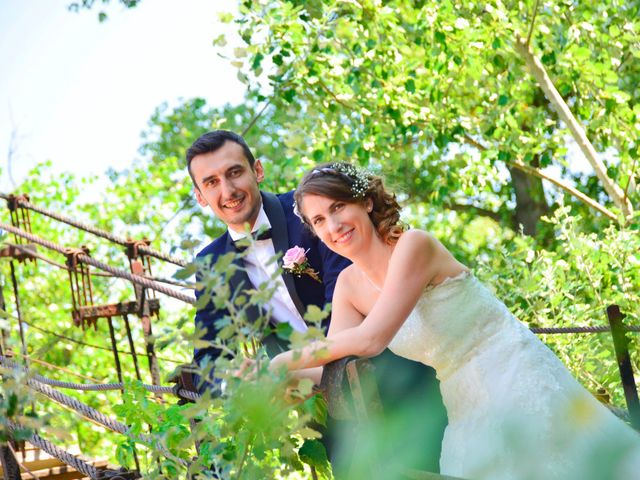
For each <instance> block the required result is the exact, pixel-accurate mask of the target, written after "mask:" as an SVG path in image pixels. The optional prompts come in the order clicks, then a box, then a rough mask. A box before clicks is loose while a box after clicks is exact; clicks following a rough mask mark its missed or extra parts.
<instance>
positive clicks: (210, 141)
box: [187, 130, 256, 187]
mask: <svg viewBox="0 0 640 480" xmlns="http://www.w3.org/2000/svg"><path fill="white" fill-rule="evenodd" d="M226 142H233V143H237V144H238V145H240V146H241V147H242V151H243V152H244V156H245V157H246V159H247V162H249V166H250V167H251V168H253V164H254V163H255V162H256V159H255V158H254V156H253V153H251V149H250V148H249V145H247V142H245V141H244V138H242V137H241V136H240V135H238V134H237V133H234V132H230V131H229V130H214V131H213V132H208V133H205V134H204V135H202V136H200V138H198V139H197V140H196V141H195V142H193V144H192V145H191V146H190V147H189V149H188V150H187V170H188V171H189V176H190V177H191V180H192V181H193V184H194V185H195V186H196V187H197V186H198V184H197V183H196V179H195V178H193V173H192V172H191V161H192V160H193V157H195V156H196V155H202V154H203V153H211V152H215V151H216V150H219V149H220V148H222V146H223V145H224V144H225V143H226Z"/></svg>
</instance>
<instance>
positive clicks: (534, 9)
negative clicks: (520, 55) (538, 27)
mask: <svg viewBox="0 0 640 480" xmlns="http://www.w3.org/2000/svg"><path fill="white" fill-rule="evenodd" d="M538 3H539V0H536V4H535V6H534V7H533V16H532V18H531V25H530V26H529V35H527V45H530V44H531V35H532V34H533V27H534V25H535V24H536V16H537V15H538Z"/></svg>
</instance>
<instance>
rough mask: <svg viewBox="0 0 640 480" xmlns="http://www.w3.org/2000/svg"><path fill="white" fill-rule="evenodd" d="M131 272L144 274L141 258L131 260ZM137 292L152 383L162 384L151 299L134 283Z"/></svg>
mask: <svg viewBox="0 0 640 480" xmlns="http://www.w3.org/2000/svg"><path fill="white" fill-rule="evenodd" d="M131 273H133V274H135V275H144V266H143V264H142V262H141V261H140V260H133V261H132V262H131ZM134 288H135V292H136V301H138V302H139V307H140V312H139V315H140V320H141V321H142V332H143V334H144V343H145V346H146V349H147V358H148V359H149V371H150V372H151V383H152V384H153V385H160V369H159V367H158V359H157V358H156V352H155V346H154V343H155V341H154V340H153V332H152V329H151V317H150V309H149V299H147V298H146V290H145V289H144V288H142V287H141V286H140V285H138V284H136V285H134Z"/></svg>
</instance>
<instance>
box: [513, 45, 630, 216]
mask: <svg viewBox="0 0 640 480" xmlns="http://www.w3.org/2000/svg"><path fill="white" fill-rule="evenodd" d="M514 46H515V49H516V51H517V52H518V54H519V55H520V56H521V57H522V58H523V60H524V61H525V63H526V65H527V67H528V68H529V72H530V73H531V75H532V76H533V77H534V78H535V79H536V81H537V83H538V85H539V86H540V88H542V91H543V92H544V94H545V96H546V97H547V100H549V102H550V103H551V105H552V106H553V107H554V109H555V110H556V112H557V113H558V115H559V116H560V119H561V120H562V121H563V122H564V123H565V124H566V125H567V127H568V128H569V130H570V131H571V135H572V136H573V138H574V140H575V141H576V143H577V144H578V147H580V150H581V151H582V153H583V154H584V156H585V157H586V159H587V161H588V162H589V163H590V164H591V166H592V167H593V169H594V171H595V174H596V176H597V177H598V179H599V180H600V182H601V183H602V186H603V187H604V189H605V191H606V192H607V194H608V195H609V196H610V197H611V200H612V201H613V203H614V204H615V205H616V206H617V207H618V208H619V209H620V210H621V211H622V213H623V214H624V215H625V217H626V216H629V215H631V213H632V212H633V207H632V205H631V202H630V201H629V199H628V198H625V195H624V192H623V191H622V189H621V188H620V187H619V186H618V185H617V184H616V183H615V182H614V181H613V180H612V179H611V178H610V177H609V176H608V175H607V169H606V166H605V165H604V163H603V162H602V160H600V158H599V157H598V154H597V153H596V150H595V148H594V147H593V145H592V144H591V142H590V141H589V139H588V138H587V136H586V134H585V132H584V129H583V128H582V126H581V125H580V124H579V123H578V121H577V120H576V118H575V117H574V116H573V114H572V113H571V110H569V107H568V105H567V104H566V102H565V101H564V99H563V98H562V97H561V96H560V93H559V92H558V90H556V87H555V86H554V85H553V82H552V81H551V79H550V78H549V75H548V74H547V71H546V70H545V68H544V66H543V65H542V63H541V62H540V60H539V59H538V58H537V57H536V56H535V55H534V54H533V52H532V51H531V48H530V46H529V45H527V43H526V42H525V41H524V40H523V39H522V38H521V37H520V36H519V35H518V34H516V40H515V44H514ZM586 198H588V197H586ZM589 200H591V199H589ZM598 205H599V204H598ZM600 207H601V208H604V207H602V206H600ZM600 211H602V210H600ZM607 211H608V210H607ZM603 213H604V212H603ZM609 213H610V212H609ZM613 218H615V217H613Z"/></svg>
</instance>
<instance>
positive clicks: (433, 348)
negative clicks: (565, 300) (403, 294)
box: [389, 272, 524, 380]
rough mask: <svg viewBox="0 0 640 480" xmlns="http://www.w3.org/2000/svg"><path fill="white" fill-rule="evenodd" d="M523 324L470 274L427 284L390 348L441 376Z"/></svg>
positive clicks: (515, 330) (443, 376) (444, 375)
mask: <svg viewBox="0 0 640 480" xmlns="http://www.w3.org/2000/svg"><path fill="white" fill-rule="evenodd" d="M522 328H524V327H523V326H522V325H520V323H519V322H517V320H515V319H514V318H513V316H512V315H511V313H510V312H509V311H508V310H507V308H506V307H505V305H504V304H503V303H502V302H500V301H499V300H498V299H497V298H496V297H495V296H494V295H493V294H492V293H491V292H490V291H489V290H488V289H487V288H486V287H485V286H484V285H483V284H482V283H481V282H480V281H479V280H478V279H477V278H476V277H475V276H474V275H473V274H471V273H470V272H464V273H462V274H460V275H459V276H457V277H453V278H449V279H447V280H445V281H444V282H442V283H441V284H439V285H436V286H435V287H428V288H427V289H426V290H425V292H424V293H423V294H422V296H421V297H420V299H419V300H418V303H417V304H416V306H415V308H414V309H413V311H412V312H411V314H410V315H409V317H407V320H406V321H405V322H404V324H403V325H402V327H401V328H400V330H399V331H398V332H397V334H396V335H395V337H394V338H393V340H392V341H391V343H390V344H389V349H390V350H391V351H392V352H394V353H395V354H396V355H400V356H402V357H406V358H409V359H411V360H415V361H418V362H422V363H425V364H427V365H430V366H432V367H433V368H434V369H435V370H436V372H437V373H438V377H439V378H440V380H443V379H445V378H447V377H448V376H449V375H450V374H451V373H452V371H454V370H456V369H458V368H460V366H461V365H462V364H464V363H465V362H466V361H467V360H468V359H469V358H471V357H472V356H475V355H477V354H478V353H479V351H480V350H481V349H482V348H483V346H485V345H488V344H490V343H491V342H492V341H493V337H494V336H495V335H500V336H505V335H509V332H512V331H513V333H516V332H518V331H520V330H521V329H522Z"/></svg>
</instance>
